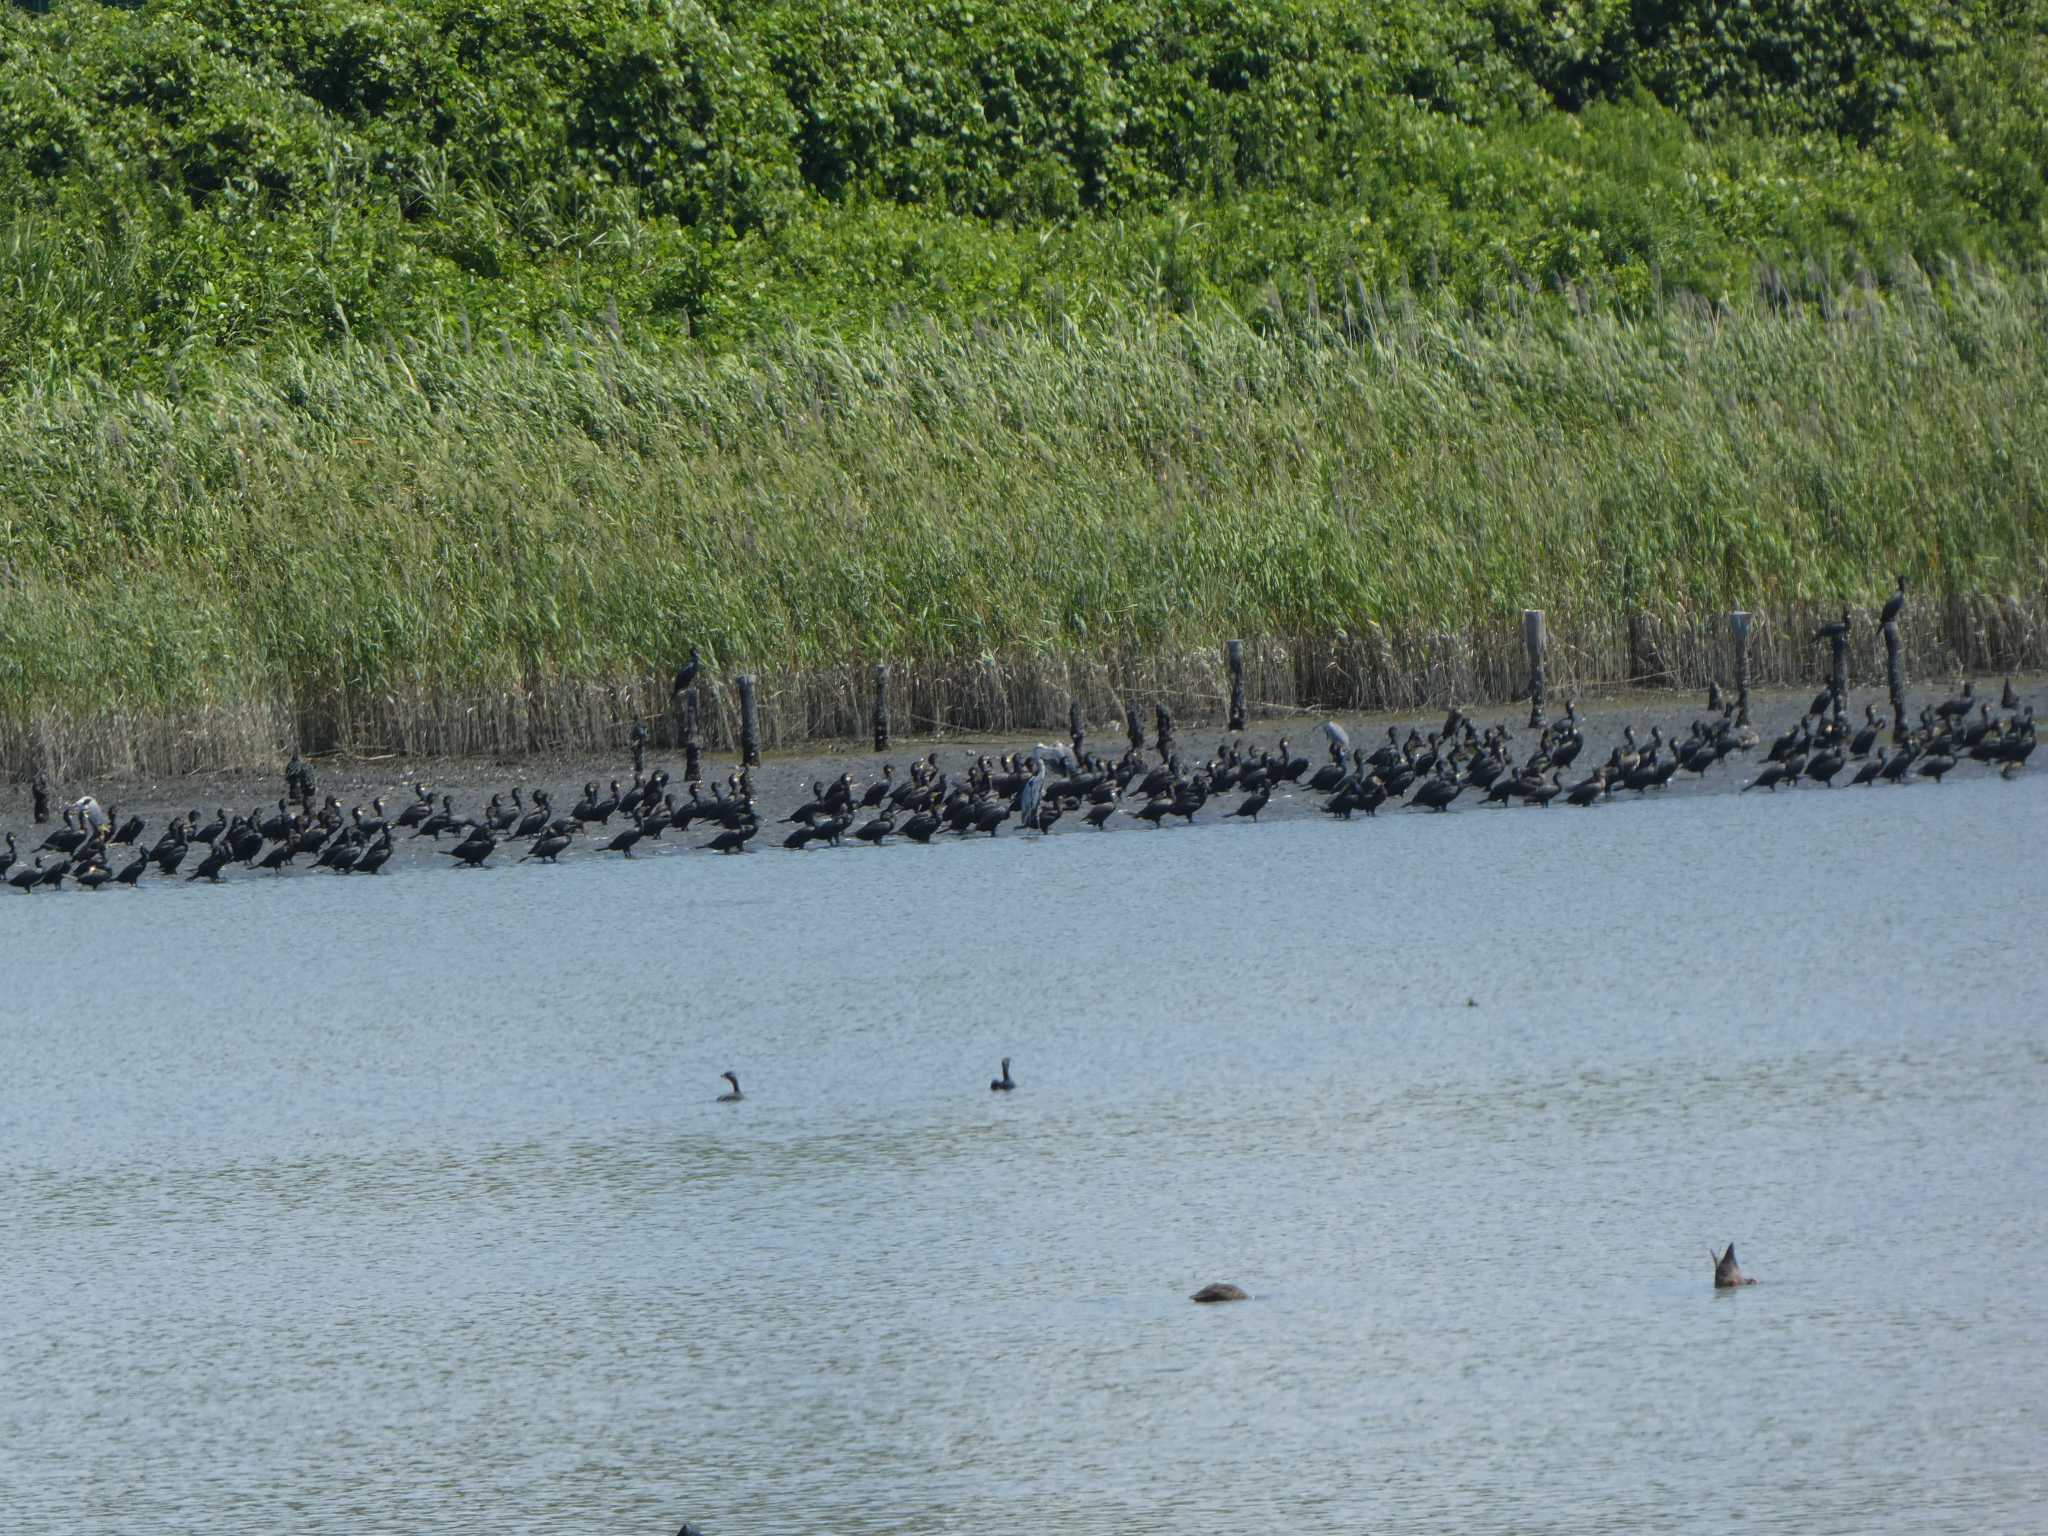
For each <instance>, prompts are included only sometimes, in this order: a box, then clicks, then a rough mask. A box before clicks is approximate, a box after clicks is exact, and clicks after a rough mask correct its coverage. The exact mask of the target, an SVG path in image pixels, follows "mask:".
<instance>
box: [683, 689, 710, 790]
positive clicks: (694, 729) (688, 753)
mask: <svg viewBox="0 0 2048 1536" xmlns="http://www.w3.org/2000/svg"><path fill="white" fill-rule="evenodd" d="M676 699H677V701H678V703H679V705H680V707H681V709H682V712H683V724H682V734H683V782H684V783H685V784H694V783H696V782H697V781H698V779H700V778H701V777H702V776H703V771H704V733H703V731H702V730H701V729H700V728H699V726H698V722H697V689H696V686H695V685H694V684H692V685H691V686H690V687H688V688H685V689H684V690H683V691H682V692H681V693H679V694H677V695H676Z"/></svg>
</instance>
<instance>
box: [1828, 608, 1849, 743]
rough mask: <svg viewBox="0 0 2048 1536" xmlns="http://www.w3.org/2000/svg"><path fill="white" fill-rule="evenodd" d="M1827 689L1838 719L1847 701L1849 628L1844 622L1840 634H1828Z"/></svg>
mask: <svg viewBox="0 0 2048 1536" xmlns="http://www.w3.org/2000/svg"><path fill="white" fill-rule="evenodd" d="M1844 617H1845V618H1846V615H1845V616H1844ZM1829 627H1830V629H1832V628H1833V626H1829ZM1828 691H1829V692H1830V693H1832V694H1833V695H1834V696H1835V718H1836V719H1837V720H1839V719H1841V718H1842V710H1843V708H1844V707H1845V706H1846V705H1847V704H1848V702H1849V630H1848V626H1847V625H1846V624H1845V625H1844V626H1843V628H1842V632H1841V633H1840V634H1838V635H1837V634H1832V633H1831V634H1830V635H1829V636H1828Z"/></svg>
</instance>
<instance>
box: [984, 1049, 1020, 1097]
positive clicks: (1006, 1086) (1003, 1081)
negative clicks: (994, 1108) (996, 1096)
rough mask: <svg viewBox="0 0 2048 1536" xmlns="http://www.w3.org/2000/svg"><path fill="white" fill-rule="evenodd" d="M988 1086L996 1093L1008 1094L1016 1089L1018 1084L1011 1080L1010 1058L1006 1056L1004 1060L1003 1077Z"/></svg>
mask: <svg viewBox="0 0 2048 1536" xmlns="http://www.w3.org/2000/svg"><path fill="white" fill-rule="evenodd" d="M988 1086H989V1089H990V1091H991V1092H994V1093H1008V1092H1009V1091H1010V1090H1011V1089H1012V1088H1015V1087H1016V1086H1017V1085H1016V1083H1014V1082H1012V1081H1011V1080H1010V1058H1009V1057H1007V1056H1005V1057H1004V1058H1003V1075H1002V1076H1001V1077H999V1078H997V1079H996V1080H995V1081H994V1082H992V1083H990V1084H989V1085H988Z"/></svg>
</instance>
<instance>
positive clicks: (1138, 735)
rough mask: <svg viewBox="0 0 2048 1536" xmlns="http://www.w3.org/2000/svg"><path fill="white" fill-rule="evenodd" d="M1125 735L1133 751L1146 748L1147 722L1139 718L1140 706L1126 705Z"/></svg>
mask: <svg viewBox="0 0 2048 1536" xmlns="http://www.w3.org/2000/svg"><path fill="white" fill-rule="evenodd" d="M1124 736H1125V737H1126V738H1127V739H1128V740H1129V741H1130V744H1131V750H1132V751H1133V752H1142V751H1144V750H1145V724H1144V722H1143V721H1142V720H1140V719H1139V718H1138V706H1137V705H1135V704H1126V705H1125V706H1124Z"/></svg>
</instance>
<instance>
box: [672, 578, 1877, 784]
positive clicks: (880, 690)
mask: <svg viewBox="0 0 2048 1536" xmlns="http://www.w3.org/2000/svg"><path fill="white" fill-rule="evenodd" d="M1749 628H1750V615H1749V614H1747V613H1745V612H1743V611H1742V610H1740V609H1737V610H1736V611H1735V612H1733V613H1731V614H1729V615H1728V633H1729V636H1730V638H1731V639H1732V640H1733V641H1734V651H1735V656H1734V661H1735V718H1736V722H1737V723H1738V724H1740V725H1747V724H1749ZM1829 642H1830V646H1831V655H1830V657H1829V661H1830V666H1829V674H1828V675H1829V686H1830V688H1831V690H1832V692H1833V694H1834V708H1835V713H1836V714H1837V715H1838V716H1839V715H1840V714H1841V712H1842V709H1843V708H1844V706H1845V705H1846V703H1847V700H1848V692H1849V642H1848V639H1847V637H1846V636H1845V635H1831V636H1829ZM1548 643H1549V642H1548V637H1547V635H1546V634H1545V630H1544V620H1543V610H1542V609H1540V608H1528V609H1524V610H1523V612H1522V644H1523V647H1524V649H1525V650H1527V652H1528V655H1529V726H1530V728H1531V729H1532V730H1534V729H1540V728H1541V727H1542V726H1543V725H1545V724H1546V723H1547V721H1546V717H1545V714H1544V704H1545V694H1546V690H1547V686H1548V678H1547V676H1546V672H1545V651H1546V649H1547V647H1548ZM1884 653H1885V675H1886V681H1887V682H1888V684H1889V685H1890V691H1891V700H1892V720H1893V736H1894V739H1895V740H1904V739H1905V713H1906V679H1905V668H1904V665H1903V663H1902V662H1901V660H1900V654H1899V626H1898V623H1897V621H1896V620H1894V621H1893V622H1891V623H1889V624H1886V625H1885V626H1884ZM1223 661H1224V666H1225V667H1226V668H1227V669H1228V671H1229V674H1230V705H1229V728H1230V729H1231V730H1233V731H1241V730H1243V729H1244V728H1245V726H1246V725H1247V724H1248V723H1249V720H1250V709H1249V704H1248V701H1247V699H1246V695H1245V682H1244V642H1243V641H1242V640H1231V641H1227V642H1225V644H1224V647H1223ZM734 682H735V686H736V687H737V689H738V692H739V696H740V759H741V761H742V762H744V763H745V764H746V766H748V767H749V768H758V767H759V766H760V765H761V717H760V710H759V706H758V704H757V702H756V700H755V697H754V676H753V674H752V673H750V672H742V673H741V674H740V675H739V676H738V677H737V678H736V679H734ZM676 707H677V709H678V710H679V711H680V712H681V715H682V741H683V756H684V768H683V771H684V773H685V775H686V776H687V777H686V782H688V781H689V780H694V779H696V778H697V776H698V769H699V767H700V766H701V763H702V758H703V752H704V737H703V731H702V727H701V724H700V720H699V715H698V709H699V704H698V697H697V690H696V688H694V687H691V688H686V689H684V690H683V692H682V693H681V694H680V695H678V697H677V699H676ZM1154 712H1155V718H1154V730H1155V733H1156V742H1157V746H1158V749H1159V751H1160V752H1161V753H1170V752H1171V751H1172V750H1173V716H1172V715H1171V714H1170V713H1168V711H1167V708H1166V706H1165V705H1164V704H1158V705H1155V706H1154ZM871 723H872V725H873V727H874V742H875V750H876V751H877V752H886V751H888V750H889V743H890V739H891V737H890V726H889V667H888V664H887V663H886V662H884V663H880V664H878V665H877V666H876V667H875V704H874V711H873V715H872V717H871ZM1067 724H1068V727H1069V732H1070V734H1071V735H1072V737H1073V741H1074V755H1075V756H1076V757H1077V758H1078V757H1080V756H1081V744H1082V740H1083V736H1082V728H1081V701H1080V700H1079V699H1074V700H1071V701H1070V702H1069V704H1068V706H1067ZM1124 726H1125V734H1126V736H1127V737H1128V738H1129V740H1130V744H1131V747H1132V749H1133V750H1134V751H1135V750H1138V749H1141V748H1142V747H1143V746H1144V745H1145V726H1144V722H1143V720H1142V719H1141V718H1140V716H1139V714H1138V711H1137V708H1136V706H1135V705H1132V706H1127V707H1126V709H1125V712H1124Z"/></svg>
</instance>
